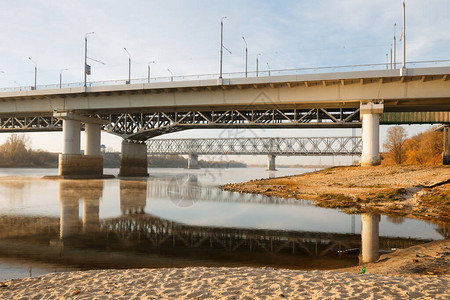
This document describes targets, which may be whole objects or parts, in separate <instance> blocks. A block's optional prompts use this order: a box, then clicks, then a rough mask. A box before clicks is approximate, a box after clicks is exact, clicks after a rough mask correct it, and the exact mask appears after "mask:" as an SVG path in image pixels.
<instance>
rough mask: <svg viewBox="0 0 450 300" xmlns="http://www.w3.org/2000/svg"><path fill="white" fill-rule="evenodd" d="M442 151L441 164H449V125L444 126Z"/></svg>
mask: <svg viewBox="0 0 450 300" xmlns="http://www.w3.org/2000/svg"><path fill="white" fill-rule="evenodd" d="M443 129H444V130H443V131H444V132H443V136H444V151H443V152H442V164H443V165H450V127H448V126H444V128H443Z"/></svg>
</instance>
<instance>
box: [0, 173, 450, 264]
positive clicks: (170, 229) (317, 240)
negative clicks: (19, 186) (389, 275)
mask: <svg viewBox="0 0 450 300" xmlns="http://www.w3.org/2000/svg"><path fill="white" fill-rule="evenodd" d="M58 184H59V190H58V199H59V203H60V207H61V215H60V219H59V220H58V219H57V218H50V217H12V216H8V217H6V216H5V217H3V218H1V219H0V220H1V224H0V228H1V229H2V230H1V232H2V234H1V235H0V236H1V237H2V240H3V239H6V238H8V240H9V241H11V240H14V239H18V238H20V237H26V241H27V244H28V245H29V246H30V248H29V249H27V250H26V251H24V250H23V249H22V250H18V249H15V252H16V255H19V256H28V257H27V258H34V259H40V260H46V261H51V262H54V263H64V264H73V265H78V266H83V267H87V268H92V267H161V266H168V267H169V266H187V265H207V266H211V265H259V266H268V265H270V266H284V267H291V268H306V269H307V268H333V267H345V266H351V265H356V264H358V258H357V257H356V256H348V255H346V254H345V253H346V251H347V250H351V249H355V248H356V249H359V248H361V255H360V257H359V260H360V261H361V262H369V261H375V260H377V259H378V257H379V253H380V249H382V250H385V249H391V248H404V247H408V246H411V245H415V244H418V243H423V242H424V240H421V239H410V238H393V237H379V230H378V228H379V220H380V217H379V216H378V215H365V214H363V215H362V216H361V220H362V231H361V232H362V233H361V235H359V234H354V233H332V232H310V231H282V230H266V229H252V228H231V227H210V226H196V225H188V224H182V223H178V222H174V221H170V220H167V219H163V218H160V217H157V216H154V215H151V214H148V213H145V207H146V204H147V199H148V198H150V199H151V198H156V197H157V198H169V199H170V200H172V202H173V203H174V204H176V205H180V206H183V205H184V206H188V205H192V204H194V203H195V202H196V201H223V202H243V201H253V202H260V203H277V204H292V203H297V204H301V205H305V204H307V203H309V202H303V203H302V202H300V201H298V200H288V199H278V198H269V197H264V196H255V195H241V194H237V193H230V192H224V191H221V190H219V189H217V188H216V187H213V186H200V185H199V184H198V182H197V179H196V177H195V176H191V177H183V176H179V177H174V178H173V180H172V181H169V182H167V181H163V180H161V181H158V180H155V181H149V182H148V181H133V180H122V181H120V210H121V215H120V216H117V217H112V218H100V214H99V212H100V206H101V205H100V202H101V201H107V200H106V199H103V189H104V182H103V181H102V180H98V181H92V180H91V181H61V182H59V183H58ZM80 201H81V202H80ZM80 203H82V218H81V221H80V218H79V215H80V211H79V210H80V208H79V207H80ZM150 210H151V207H150ZM442 230H443V233H442V234H443V235H445V236H448V233H447V232H448V231H446V228H444V229H442ZM21 240H23V239H21ZM2 243H3V242H2ZM17 248H20V247H17ZM33 249H35V250H36V251H35V252H33ZM43 253H46V254H43ZM3 254H5V253H3Z"/></svg>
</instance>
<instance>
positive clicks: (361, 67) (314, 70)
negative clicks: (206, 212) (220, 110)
mask: <svg viewBox="0 0 450 300" xmlns="http://www.w3.org/2000/svg"><path fill="white" fill-rule="evenodd" d="M449 63H450V60H445V59H444V60H429V61H414V62H407V63H406V66H407V68H415V67H437V66H446V65H447V66H448V65H449ZM397 66H399V67H400V66H401V64H400V63H397ZM388 68H389V65H388V64H386V63H377V64H358V65H344V66H324V67H308V68H292V69H273V70H261V71H258V73H257V72H256V71H249V72H247V76H248V77H257V76H259V77H266V76H282V75H301V74H320V73H333V72H345V71H369V70H383V69H388ZM218 77H219V74H218V73H210V74H189V75H176V76H163V77H152V78H150V80H149V78H135V79H131V82H130V83H131V84H145V83H149V82H150V83H161V82H173V81H191V80H206V79H217V78H218ZM222 77H223V78H244V77H245V72H230V73H223V74H222ZM127 82H128V79H118V80H104V81H88V82H87V83H86V85H87V86H89V87H91V86H110V85H125V84H127ZM83 85H84V83H83V82H73V83H63V84H45V85H38V86H36V89H37V90H49V89H59V88H75V87H82V86H83ZM33 89H34V86H31V85H27V86H17V87H5V88H0V93H1V92H19V91H31V90H33Z"/></svg>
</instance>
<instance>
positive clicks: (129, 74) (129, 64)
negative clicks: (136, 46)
mask: <svg viewBox="0 0 450 300" xmlns="http://www.w3.org/2000/svg"><path fill="white" fill-rule="evenodd" d="M123 50H125V52H126V53H127V54H128V82H127V84H130V83H131V55H130V52H128V50H127V48H125V47H123Z"/></svg>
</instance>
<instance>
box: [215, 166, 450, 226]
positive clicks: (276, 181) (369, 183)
mask: <svg viewBox="0 0 450 300" xmlns="http://www.w3.org/2000/svg"><path fill="white" fill-rule="evenodd" d="M221 188H222V189H224V190H227V191H234V192H239V193H253V194H263V195H267V196H276V197H283V198H295V199H305V200H313V201H314V202H315V204H316V205H318V206H323V207H333V208H342V209H346V210H348V212H351V213H364V212H365V213H378V214H389V215H397V216H403V217H408V218H417V219H422V220H428V221H432V222H435V223H443V224H445V223H449V222H450V207H449V204H448V202H446V201H445V198H448V197H449V196H448V195H450V166H413V165H399V166H397V165H396V166H374V167H358V166H350V167H334V168H330V169H325V170H321V171H317V172H311V173H304V174H300V175H294V176H286V177H279V178H273V179H260V180H251V181H249V182H244V183H234V184H226V185H224V186H221ZM432 199H435V200H432Z"/></svg>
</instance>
